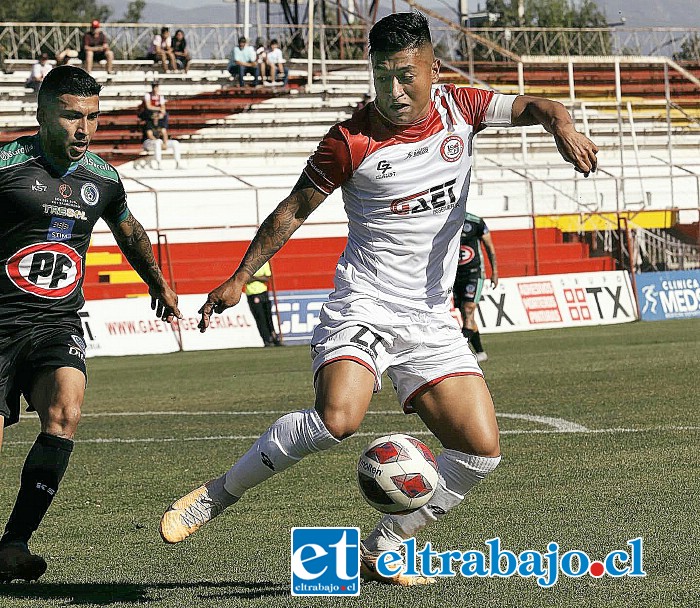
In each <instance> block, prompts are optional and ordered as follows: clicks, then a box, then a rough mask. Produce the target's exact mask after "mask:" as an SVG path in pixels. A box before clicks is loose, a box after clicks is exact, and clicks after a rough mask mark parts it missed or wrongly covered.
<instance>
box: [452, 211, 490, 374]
mask: <svg viewBox="0 0 700 608" xmlns="http://www.w3.org/2000/svg"><path fill="white" fill-rule="evenodd" d="M481 243H483V244H484V248H485V249H486V255H488V256H489V262H490V264H491V287H496V286H497V285H498V267H497V265H496V249H495V247H494V246H493V239H492V238H491V234H490V233H489V229H488V227H487V226H486V222H484V220H483V219H482V218H480V217H478V216H476V215H473V214H472V213H466V214H465V216H464V224H463V225H462V234H461V235H460V238H459V261H458V262H457V276H456V278H455V284H454V289H453V292H452V293H453V295H454V300H455V308H458V309H459V311H460V312H461V313H462V334H463V335H464V337H465V338H467V339H468V340H469V343H470V344H471V345H472V347H473V348H474V353H475V354H476V360H477V361H478V362H479V363H481V362H483V361H486V360H487V359H488V356H487V355H486V353H485V352H484V347H483V346H482V344H481V335H480V334H479V326H478V325H477V324H476V319H475V318H474V313H475V312H476V307H477V305H478V304H479V300H481V290H482V288H483V286H484V262H483V258H482V257H481Z"/></svg>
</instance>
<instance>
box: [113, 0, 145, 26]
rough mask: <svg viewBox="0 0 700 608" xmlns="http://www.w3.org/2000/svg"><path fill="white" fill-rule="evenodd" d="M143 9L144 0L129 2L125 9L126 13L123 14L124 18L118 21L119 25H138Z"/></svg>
mask: <svg viewBox="0 0 700 608" xmlns="http://www.w3.org/2000/svg"><path fill="white" fill-rule="evenodd" d="M144 8H146V0H131V2H129V6H128V7H127V9H126V13H124V17H123V18H122V19H120V20H119V21H120V22H121V23H139V22H140V21H141V16H142V15H143V9H144Z"/></svg>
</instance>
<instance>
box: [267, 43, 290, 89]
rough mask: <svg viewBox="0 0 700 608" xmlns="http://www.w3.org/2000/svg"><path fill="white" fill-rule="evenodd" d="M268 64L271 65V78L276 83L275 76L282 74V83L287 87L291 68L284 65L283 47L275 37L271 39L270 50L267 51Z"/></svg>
mask: <svg viewBox="0 0 700 608" xmlns="http://www.w3.org/2000/svg"><path fill="white" fill-rule="evenodd" d="M267 64H268V65H269V66H270V80H272V84H275V83H276V80H275V78H276V77H277V76H278V75H279V74H282V75H283V76H282V84H283V85H284V86H285V87H286V86H287V83H288V81H289V68H288V67H287V66H286V65H284V56H283V55H282V49H280V45H279V43H278V42H277V40H276V39H275V38H273V39H272V40H270V50H269V51H268V53H267Z"/></svg>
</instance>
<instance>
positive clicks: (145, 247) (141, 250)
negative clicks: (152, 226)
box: [107, 211, 182, 322]
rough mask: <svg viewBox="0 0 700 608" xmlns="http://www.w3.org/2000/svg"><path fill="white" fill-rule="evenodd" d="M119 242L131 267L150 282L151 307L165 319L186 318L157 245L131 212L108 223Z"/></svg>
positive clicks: (147, 283)
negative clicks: (159, 259)
mask: <svg viewBox="0 0 700 608" xmlns="http://www.w3.org/2000/svg"><path fill="white" fill-rule="evenodd" d="M107 224H108V225H109V228H110V230H111V231H112V234H113V235H114V238H115V240H116V241H117V245H119V248H120V249H121V250H122V253H124V256H125V257H126V259H127V260H128V261H129V264H131V267H132V268H133V269H134V270H135V271H136V272H137V273H138V275H139V276H140V277H141V278H142V279H143V281H144V283H146V285H148V292H149V294H150V295H151V308H152V309H153V310H155V311H156V314H157V315H158V317H160V318H161V319H163V320H164V321H168V322H170V321H172V320H173V319H174V318H175V317H177V318H182V315H181V314H180V310H179V309H178V307H177V295H176V294H175V292H174V291H173V290H172V289H171V288H170V286H169V285H168V283H167V282H166V280H165V277H164V276H163V273H162V272H161V270H160V267H159V266H158V263H157V262H156V258H155V256H154V255H153V247H152V246H151V240H150V239H149V238H148V234H146V231H145V230H144V228H143V226H142V225H141V223H140V222H139V221H138V220H137V219H136V218H135V217H134V216H133V215H131V212H130V211H129V212H128V215H127V216H126V218H125V219H124V220H123V221H121V222H118V223H115V222H109V221H108V222H107Z"/></svg>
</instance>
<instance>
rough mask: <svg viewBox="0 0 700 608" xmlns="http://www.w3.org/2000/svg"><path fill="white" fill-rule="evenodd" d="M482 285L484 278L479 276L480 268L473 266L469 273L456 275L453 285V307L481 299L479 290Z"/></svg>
mask: <svg viewBox="0 0 700 608" xmlns="http://www.w3.org/2000/svg"><path fill="white" fill-rule="evenodd" d="M483 287H484V279H483V278H482V277H481V269H480V268H475V269H474V270H472V271H470V272H469V273H465V274H462V275H457V278H456V279H455V285H454V290H453V294H454V299H455V308H462V304H465V303H468V302H473V303H475V304H478V303H479V300H481V290H482V289H483Z"/></svg>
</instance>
